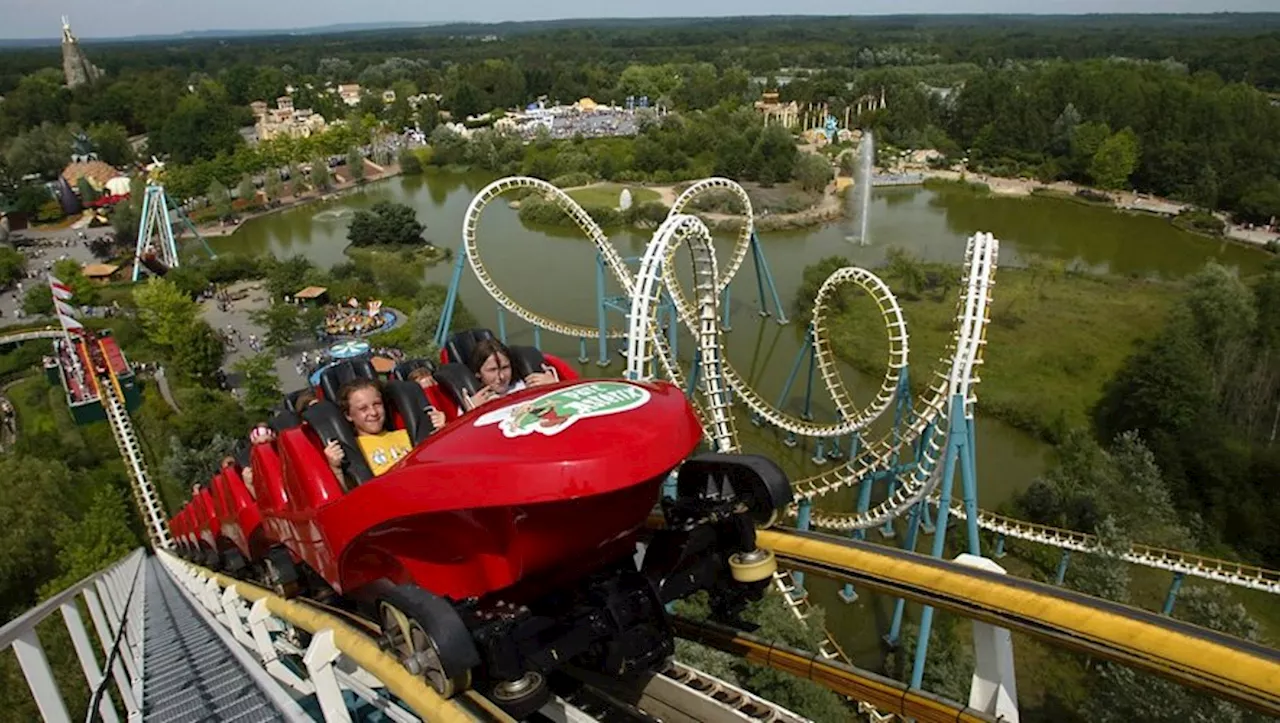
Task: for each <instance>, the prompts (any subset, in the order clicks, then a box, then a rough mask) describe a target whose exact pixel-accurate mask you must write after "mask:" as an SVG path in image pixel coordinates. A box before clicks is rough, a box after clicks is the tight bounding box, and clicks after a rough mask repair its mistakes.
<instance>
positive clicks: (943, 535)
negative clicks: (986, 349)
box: [911, 395, 968, 689]
mask: <svg viewBox="0 0 1280 723" xmlns="http://www.w3.org/2000/svg"><path fill="white" fill-rule="evenodd" d="M949 418H950V419H951V420H953V422H952V425H953V426H952V428H951V429H952V431H951V433H950V434H948V435H947V451H946V455H945V457H944V459H943V463H942V492H941V494H940V495H939V500H938V517H937V521H936V522H935V532H934V535H933V550H932V551H931V553H930V554H931V555H932V556H933V557H938V558H940V557H942V553H943V552H944V551H945V550H946V543H947V517H948V516H949V515H950V514H951V490H952V488H953V487H954V486H955V473H956V464H957V462H959V463H960V464H961V465H963V462H961V460H960V456H961V455H960V446H961V445H962V444H963V437H964V436H965V435H966V434H967V433H968V428H967V427H966V426H965V424H964V400H963V399H961V398H960V397H959V396H958V395H957V396H953V397H952V398H951V410H950V415H949ZM957 431H959V432H960V433H959V434H956V432H957ZM961 474H962V475H963V471H962V472H961ZM932 632H933V606H932V605H929V606H926V607H925V608H924V610H923V611H922V612H921V613H920V636H919V637H918V638H917V639H916V653H915V659H914V660H913V661H912V664H911V687H912V688H917V689H919V688H920V686H921V684H922V683H923V682H924V665H925V659H926V658H927V657H928V653H929V635H930V634H931V633H932Z"/></svg>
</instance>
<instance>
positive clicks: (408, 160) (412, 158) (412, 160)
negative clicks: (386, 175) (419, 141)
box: [399, 148, 422, 176]
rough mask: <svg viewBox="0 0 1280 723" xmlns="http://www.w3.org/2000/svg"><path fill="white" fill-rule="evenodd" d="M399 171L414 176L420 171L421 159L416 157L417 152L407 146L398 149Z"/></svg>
mask: <svg viewBox="0 0 1280 723" xmlns="http://www.w3.org/2000/svg"><path fill="white" fill-rule="evenodd" d="M399 159H400V172H401V173H403V174H405V175H406V176H415V175H417V174H419V173H422V161H421V160H419V159H418V154H417V153H414V152H413V151H412V150H411V149H409V148H403V149H401V150H400V156H399Z"/></svg>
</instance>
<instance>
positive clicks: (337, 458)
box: [324, 439, 347, 469]
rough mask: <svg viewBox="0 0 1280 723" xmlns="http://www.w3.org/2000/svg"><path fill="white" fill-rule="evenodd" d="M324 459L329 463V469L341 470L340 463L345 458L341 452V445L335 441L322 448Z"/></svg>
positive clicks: (344, 453) (345, 455) (344, 454)
mask: <svg viewBox="0 0 1280 723" xmlns="http://www.w3.org/2000/svg"><path fill="white" fill-rule="evenodd" d="M324 458H325V459H326V460H328V461H329V466H330V467H331V468H333V469H341V468H342V462H343V460H345V459H346V458H347V454H346V452H343V451H342V445H341V444H339V443H338V440H336V439H335V440H333V441H332V442H329V443H328V444H326V445H325V446H324Z"/></svg>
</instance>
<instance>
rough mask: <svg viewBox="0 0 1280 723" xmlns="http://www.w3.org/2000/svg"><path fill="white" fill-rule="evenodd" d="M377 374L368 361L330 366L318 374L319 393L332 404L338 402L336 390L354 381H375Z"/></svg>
mask: <svg viewBox="0 0 1280 723" xmlns="http://www.w3.org/2000/svg"><path fill="white" fill-rule="evenodd" d="M377 378H378V373H377V372H376V371H374V369H373V363H372V362H370V361H369V360H368V359H348V360H346V361H341V362H338V363H337V364H333V365H331V366H330V367H329V368H327V369H325V370H324V371H322V372H320V393H321V395H323V396H324V398H325V399H328V400H329V401H331V402H333V403H335V404H336V403H337V402H338V390H340V389H342V385H343V384H346V383H347V382H349V381H352V380H355V379H377Z"/></svg>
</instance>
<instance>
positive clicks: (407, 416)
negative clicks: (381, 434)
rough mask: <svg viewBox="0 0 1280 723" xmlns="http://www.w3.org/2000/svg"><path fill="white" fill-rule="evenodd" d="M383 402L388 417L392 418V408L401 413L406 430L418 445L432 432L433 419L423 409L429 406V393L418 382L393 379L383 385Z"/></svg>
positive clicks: (412, 440)
mask: <svg viewBox="0 0 1280 723" xmlns="http://www.w3.org/2000/svg"><path fill="white" fill-rule="evenodd" d="M382 403H383V405H384V406H385V407H386V408H387V419H388V420H390V419H391V410H393V409H394V410H395V411H396V412H398V413H399V414H400V419H402V420H403V421H404V431H406V432H408V433H409V440H410V441H411V442H412V443H413V444H414V445H415V446H416V445H417V444H418V443H419V442H421V441H422V440H424V439H426V438H427V435H429V434H431V431H432V430H433V429H434V427H433V426H432V425H431V419H430V417H428V416H427V415H426V414H424V413H423V410H424V409H426V407H427V395H426V393H425V392H424V391H423V390H422V387H420V386H418V384H417V383H416V382H409V381H403V380H399V379H393V380H391V381H389V382H387V383H386V384H384V385H383V387H382Z"/></svg>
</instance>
